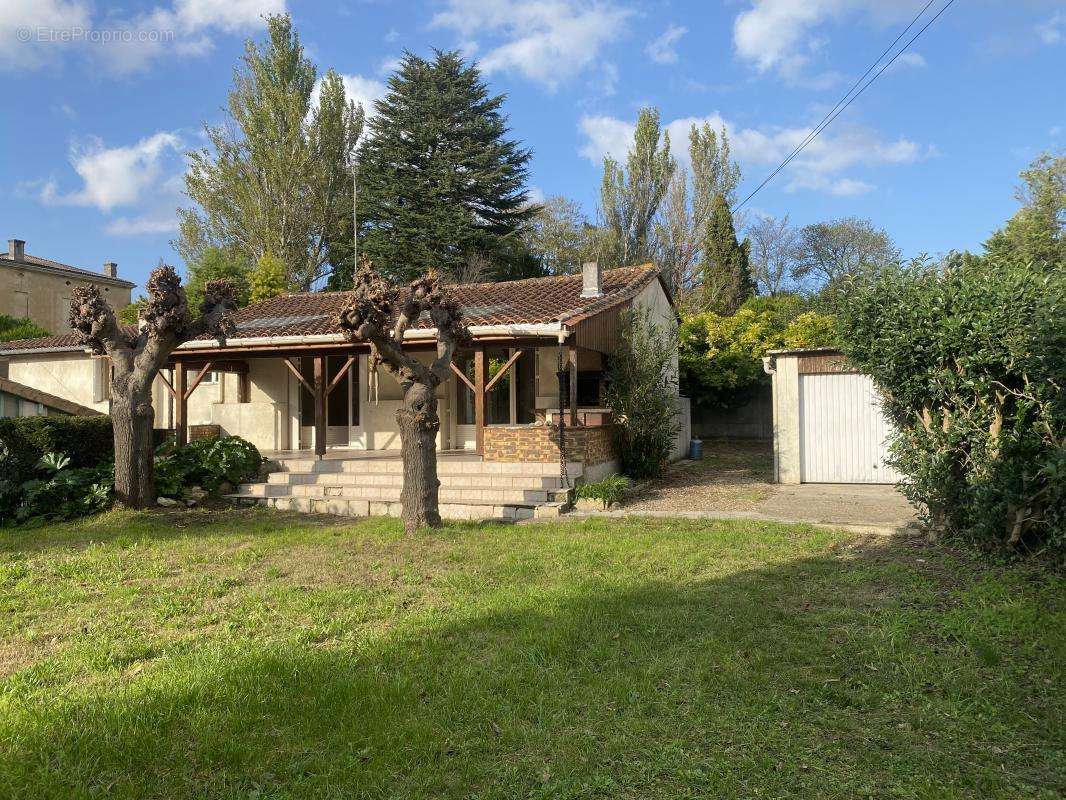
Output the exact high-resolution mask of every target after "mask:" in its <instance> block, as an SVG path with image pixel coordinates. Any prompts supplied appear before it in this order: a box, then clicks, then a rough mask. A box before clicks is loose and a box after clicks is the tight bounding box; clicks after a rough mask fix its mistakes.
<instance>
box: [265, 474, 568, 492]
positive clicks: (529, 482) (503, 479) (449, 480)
mask: <svg viewBox="0 0 1066 800" xmlns="http://www.w3.org/2000/svg"><path fill="white" fill-rule="evenodd" d="M438 478H439V479H440V484H441V488H442V489H454V488H462V487H481V488H492V489H545V490H547V489H558V488H559V486H560V485H561V483H562V480H561V479H560V478H559V476H558V475H528V476H526V475H498V474H496V473H492V472H490V473H469V474H467V473H463V474H460V475H438ZM267 483H269V484H272V485H278V486H300V485H309V484H317V485H319V486H375V487H392V486H395V487H401V488H402V487H403V475H402V474H401V473H398V472H396V473H385V474H380V475H377V474H363V473H353V472H271V473H270V474H269V475H268V476H267Z"/></svg>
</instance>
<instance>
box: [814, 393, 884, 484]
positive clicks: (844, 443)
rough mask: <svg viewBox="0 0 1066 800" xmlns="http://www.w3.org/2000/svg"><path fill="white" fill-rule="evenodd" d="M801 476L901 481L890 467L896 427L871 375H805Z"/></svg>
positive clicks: (822, 479)
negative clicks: (886, 414) (891, 440)
mask: <svg viewBox="0 0 1066 800" xmlns="http://www.w3.org/2000/svg"><path fill="white" fill-rule="evenodd" d="M799 390H800V391H799V395H800V398H799V400H800V407H799V413H800V480H802V481H803V482H804V483H895V482H896V481H897V480H899V473H897V472H896V471H895V470H894V469H892V468H891V467H889V466H888V465H887V464H886V463H885V460H886V459H887V457H888V437H889V435H890V434H891V432H892V426H891V425H890V424H889V422H888V420H886V419H885V417H884V415H883V414H882V413H881V408H880V399H879V398H878V396H877V391H876V390H875V389H874V385H873V381H871V380H870V377H869V376H868V375H856V374H826V375H800V376H799Z"/></svg>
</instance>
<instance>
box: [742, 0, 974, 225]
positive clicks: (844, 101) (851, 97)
mask: <svg viewBox="0 0 1066 800" xmlns="http://www.w3.org/2000/svg"><path fill="white" fill-rule="evenodd" d="M935 1H936V0H929V2H927V3H926V4H925V5H924V6H923V7H922V10H921V11H919V12H918V13H917V14H916V15H915V16H914V19H912V20H911V21H910V23H908V25H907V27H906V28H904V29H903V30H902V31H900V33H899V35H898V36H896V38H895V39H893V40H892V43H891V44H890V45H889V46H888V47H886V48H885V49H884V50H883V51H882V53H881V55H879V56H878V57H877V59H876V60H875V61H874V62H873V63H872V64H871V65H870V67H869V68H868V69H867V70H866V72H864V73H863V74H862V75H861V76H859V78H858V80H856V81H855V83H853V84H852V85H851V88H850V89H848V91H847V92H845V93H844V96H843V97H841V98H840V100H838V101H837V104H836V105H835V106H833V108H831V109H830V110H829V112H828V113H827V114H826V115H825V116H824V117H822V120H821V122H819V123H818V125H817V126H815V128H814V130H812V131H811V132H810V133H808V134H807V136H806V137H805V138H804V139H803V141H802V142H800V143H799V144H798V145H796V147H795V149H793V151H792V152H791V153H789V154H788V156H787V157H786V158H785V160H784V161H782V162H781V163H780V164H778V165H777V167H775V168H774V170H773V171H772V172H771V173H770V174H769V175H767V176H766V178H765V179H764V180H763V182H762V183H760V184H759V185H758V186H756V187H755V189H754V190H753V191H752V192H751V194H749V195H748V196H747V197H745V198H744V199H743V200H741V201H740V202H739V203H738V204H737V206H736V209H734V210H736V211H739V210H740V209H741V208H742V207H743V206H744V205H745V204H746V203H747V202H748V201H749V200H751V198H753V197H754V196H755V195H756V194H758V193H759V191H760V190H761V189H762V188H763V187H764V186H766V184H768V183H769V182H770V181H772V180H773V179H774V178H775V177H776V176H777V175H778V173H780V172H781V170H783V169H784V168H785V167H786V166H788V164H789V163H790V162H791V161H792V159H794V158H795V157H796V156H798V155H799V154H800V153H801V152H803V150H804V149H805V148H806V147H807V145H809V144H810V143H811V142H813V141H814V140H815V139H817V138H818V136H819V135H820V134H821V133H822V131H824V130H825V129H826V128H827V127H829V125H830V124H831V123H832V122H833V120H835V119H836V118H837V117H839V116H840V115H841V114H842V113H843V112H844V110H845V109H846V108H847V107H848V106H850V105H851V104H852V103H854V102H855V100H857V99H858V97H859V95H861V94H862V93H863V92H865V91H866V90H867V89H869V88H870V86H871V84H873V82H874V81H876V80H877V79H878V78H879V77H880V76H881V73H883V72H884V71H885V70H886V69H888V68H889V67H890V66H892V64H893V62H895V60H896V59H897V58H899V57H900V56H901V55H903V54H904V53H905V52H907V50H908V49H910V46H911V45H912V44H914V42H915V40H917V39H918V37H919V36H921V35H922V34H923V33H925V31H926V29H927V28H928V27H929V26H930V25H932V24H933V23H934V22H936V20H937V18H938V17H939V16H940V15H941V14H943V13H944V12H945V11H947V10H948V7H949V6H951V5H952V3H954V2H955V0H948V2H947V3H945V4H944V6H943V7H942V8H941V9H940V10H939V11H938V12H936V14H934V15H933V16H932V17H931V18H930V19H929V21H928V22H926V23H925V24H924V25H923V26H922V27H921V29H920V30H919V31H918V32H917V33H915V34H914V36H912V37H911V38H910V40H908V42H907V43H906V44H905V45H903V47H901V48H900V49H899V50H898V51H897V52H896V54H895V55H894V56H892V58H890V59H889V60H888V61H887V62H886V63H885V65H884V66H882V67H881V69H879V70H877V72H876V73H875V74H874V76H873V77H872V78H870V80H869V81H867V82H866V83H865V84H864V85H863V86H862V88H860V89H859V90H858V91H857V92H856V91H855V87H857V86H858V85H859V84H860V83H862V82H863V80H865V79H866V76H867V75H869V74H870V73H871V72H873V70H874V69H875V68H876V67H877V65H878V64H879V63H881V61H882V60H883V59H884V57H885V56H886V55H887V54H888V53H889V52H890V51H891V50H892V48H893V47H895V46H896V43H897V42H899V40H900V39H902V38H903V37H904V36H905V35H906V34H907V31H909V30H910V29H911V28H912V27H914V24H915V23H916V22H917V21H918V20H919V19H921V17H922V15H923V14H925V12H926V11H927V10H928V9H929V7H930V6H931V5H933V3H934V2H935ZM852 92H855V93H854V94H852Z"/></svg>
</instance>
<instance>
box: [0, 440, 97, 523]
mask: <svg viewBox="0 0 1066 800" xmlns="http://www.w3.org/2000/svg"><path fill="white" fill-rule="evenodd" d="M71 463H72V462H71V459H70V458H69V457H68V456H65V455H61V454H59V453H46V454H45V455H44V456H42V457H41V458H40V459H38V461H37V463H36V464H35V465H34V469H35V471H36V473H37V477H34V478H31V479H30V480H27V481H25V482H23V483H22V484H21V486H19V487H18V489H17V491H10V490H7V491H5V490H4V489H0V498H2V499H0V504H6V508H5V507H3V506H2V505H0V511H3V512H5V513H3V521H4V523H5V524H16V525H39V524H43V523H45V522H54V521H58V520H65V519H73V518H75V517H80V516H83V515H85V514H94V513H96V512H98V511H103V510H104V509H105V508H107V507H108V506H109V505H111V500H112V494H113V491H114V485H115V480H114V479H115V467H114V464H108V463H103V464H97V465H96V466H94V467H73V466H71Z"/></svg>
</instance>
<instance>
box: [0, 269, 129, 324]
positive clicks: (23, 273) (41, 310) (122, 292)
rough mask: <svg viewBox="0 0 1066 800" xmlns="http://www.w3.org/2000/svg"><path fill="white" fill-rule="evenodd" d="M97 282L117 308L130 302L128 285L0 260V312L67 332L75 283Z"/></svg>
mask: <svg viewBox="0 0 1066 800" xmlns="http://www.w3.org/2000/svg"><path fill="white" fill-rule="evenodd" d="M90 283H96V285H97V286H99V287H100V289H101V291H102V292H103V294H104V299H105V300H107V301H108V302H109V303H110V304H111V307H112V308H114V309H115V310H116V311H117V310H118V309H120V308H124V307H125V306H128V305H129V303H130V291H131V290H130V289H129V288H127V287H124V286H110V285H108V284H105V283H103V282H102V281H101V282H98V283H97V282H95V281H92V280H79V279H77V278H70V277H66V276H61V275H53V274H51V273H46V272H38V271H37V270H34V269H28V268H23V267H20V266H18V265H12V264H11V262H0V314H8V315H10V316H12V317H29V318H30V319H31V320H33V321H34V322H36V323H37V324H38V325H40V326H41V327H42V328H46V329H48V330H49V331H51V332H52V333H55V334H60V333H67V332H68V331H69V330H70V326H69V325H68V324H67V315H68V314H69V313H70V293H71V291H72V290H73V289H74V287H75V286H85V285H88V284H90Z"/></svg>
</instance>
